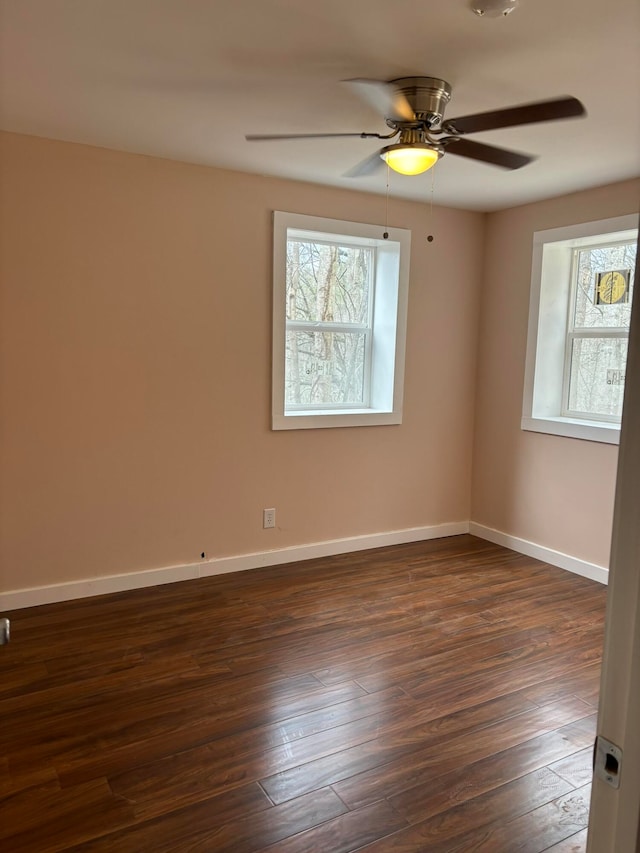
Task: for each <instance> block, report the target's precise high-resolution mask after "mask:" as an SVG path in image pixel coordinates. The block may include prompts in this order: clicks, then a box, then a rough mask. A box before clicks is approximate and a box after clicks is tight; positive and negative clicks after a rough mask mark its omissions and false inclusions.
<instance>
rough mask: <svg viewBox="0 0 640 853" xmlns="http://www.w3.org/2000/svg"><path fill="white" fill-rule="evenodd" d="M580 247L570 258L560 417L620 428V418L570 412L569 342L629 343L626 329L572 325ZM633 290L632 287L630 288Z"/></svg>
mask: <svg viewBox="0 0 640 853" xmlns="http://www.w3.org/2000/svg"><path fill="white" fill-rule="evenodd" d="M629 242H631V241H630V240H603V241H601V242H599V243H593V244H590V245H589V247H588V248H589V249H590V250H593V249H609V248H613V247H615V246H625V245H627V244H628V243H629ZM584 249H585V247H584V246H575V247H574V248H573V250H572V258H571V287H570V289H569V316H568V321H567V342H566V349H565V358H564V375H563V380H562V409H561V416H562V417H564V418H570V419H572V420H590V421H598V422H602V423H603V424H614V425H616V426H618V427H619V426H620V418H616V417H614V416H612V415H599V414H596V413H594V412H582V411H580V410H579V409H571V407H570V400H571V362H572V359H573V343H574V341H575V340H576V339H582V340H588V339H590V338H592V339H594V338H611V339H614V340H627V341H628V340H629V327H628V326H585V327H581V326H576V324H575V315H576V296H577V290H578V260H579V255H580V252H582V251H584ZM634 290H635V288H634Z"/></svg>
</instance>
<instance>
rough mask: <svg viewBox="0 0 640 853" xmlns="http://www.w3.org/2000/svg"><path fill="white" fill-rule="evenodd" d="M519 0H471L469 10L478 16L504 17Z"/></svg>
mask: <svg viewBox="0 0 640 853" xmlns="http://www.w3.org/2000/svg"><path fill="white" fill-rule="evenodd" d="M519 2H520V0H471V3H470V4H469V5H470V6H471V11H472V12H474V14H476V15H477V16H478V17H479V18H506V16H507V15H510V14H511V12H513V10H514V9H516V8H517V6H518V4H519Z"/></svg>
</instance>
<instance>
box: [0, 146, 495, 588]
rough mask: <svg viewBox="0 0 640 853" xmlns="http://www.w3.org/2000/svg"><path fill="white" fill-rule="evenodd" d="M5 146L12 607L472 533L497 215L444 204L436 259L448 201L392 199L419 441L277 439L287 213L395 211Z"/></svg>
mask: <svg viewBox="0 0 640 853" xmlns="http://www.w3.org/2000/svg"><path fill="white" fill-rule="evenodd" d="M1 144H2V150H1V151H0V155H1V162H2V168H3V183H2V193H1V221H0V228H1V233H2V241H3V244H2V269H1V273H2V285H3V296H2V300H3V301H2V314H1V323H2V328H1V333H2V337H1V347H2V351H1V356H2V362H1V363H2V368H1V369H2V376H1V379H2V399H1V404H2V430H3V432H2V445H1V448H0V449H1V451H2V480H1V488H2V507H1V513H2V515H1V520H0V523H1V524H2V542H1V544H2V554H1V560H2V562H1V564H0V566H1V568H0V589H1V590H5V591H7V590H13V589H21V588H27V587H31V586H39V585H45V584H53V583H58V582H61V581H68V580H77V579H84V578H91V577H99V576H103V575H109V574H113V573H121V572H125V573H126V572H134V571H138V570H142V569H150V568H157V567H161V566H168V565H177V564H182V563H192V562H197V560H198V559H199V555H200V552H201V551H206V552H207V554H208V556H209V557H216V556H225V555H235V554H244V553H248V552H253V551H262V550H267V549H271V548H280V547H284V546H288V545H295V544H303V543H310V542H318V541H323V540H328V539H335V538H340V537H349V536H356V535H361V534H368V533H376V532H384V531H392V530H398V529H404V528H411V527H420V526H425V525H434V524H439V523H443V522H451V521H463V520H466V519H468V518H469V511H470V483H471V451H472V430H473V405H474V393H475V391H474V389H475V352H476V340H477V312H478V305H479V287H480V275H481V259H482V251H483V227H484V217H483V216H482V215H480V214H476V213H467V212H463V211H455V210H447V209H438V210H437V211H436V224H437V227H436V228H435V229H430V230H434V233H435V235H436V239H435V241H434V242H433V243H432V244H429V243H427V242H426V234H427V228H428V222H429V220H428V208H427V205H426V204H425V205H421V204H416V203H410V202H400V201H397V200H392V201H391V202H390V205H389V210H390V213H389V221H390V224H392V225H396V226H400V227H404V228H410V229H412V232H413V246H412V257H411V285H410V299H409V322H408V339H407V369H406V383H405V416H404V423H403V424H402V425H401V426H390V427H367V428H361V429H357V428H348V429H333V430H303V431H291V432H272V431H271V430H270V428H269V418H270V391H271V379H270V370H271V363H270V346H271V211H272V210H273V209H280V210H287V211H294V212H302V213H308V214H314V215H320V216H329V217H334V218H337V219H346V220H360V221H363V222H377V223H380V222H382V221H383V218H384V209H385V202H384V199H383V198H381V197H379V196H372V195H364V194H360V193H357V192H351V191H341V190H336V189H329V188H322V187H319V186H313V185H309V184H303V183H294V182H287V181H282V180H276V179H269V178H262V177H259V176H251V175H243V174H239V173H232V172H227V171H220V170H215V169H209V168H204V167H198V166H192V165H186V164H180V163H173V162H169V161H163V160H158V159H152V158H146V157H141V156H135V155H129V154H123V153H116V152H111V151H106V150H101V149H95V148H89V147H86V146H81V145H74V144H67V143H62V142H53V141H48V140H42V139H36V138H32V137H24V136H17V135H12V134H5V135H3V136H2V142H1ZM425 194H426V190H425ZM443 270H446V276H445V277H444V278H443V277H442V274H441V273H442V271H443ZM266 506H274V507H276V509H277V521H278V529H277V530H274V531H263V530H262V529H261V522H262V508H263V507H266Z"/></svg>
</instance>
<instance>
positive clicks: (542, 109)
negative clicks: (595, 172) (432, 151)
mask: <svg viewBox="0 0 640 853" xmlns="http://www.w3.org/2000/svg"><path fill="white" fill-rule="evenodd" d="M586 114H587V111H586V110H585V108H584V106H583V105H582V104H581V103H580V101H579V100H578V99H577V98H571V97H566V98H555V99H554V100H551V101H538V102H536V103H532V104H522V105H521V106H519V107H508V108H507V109H504V110H493V111H491V112H486V113H476V114H475V115H469V116H461V117H460V118H452V119H447V120H446V121H444V122H443V125H442V128H443V130H444V131H445V132H446V133H477V132H478V131H481V130H496V129H497V128H500V127H515V126H517V125H520V124H535V123H536V122H540V121H557V120H558V119H562V118H577V117H578V116H583V115H586Z"/></svg>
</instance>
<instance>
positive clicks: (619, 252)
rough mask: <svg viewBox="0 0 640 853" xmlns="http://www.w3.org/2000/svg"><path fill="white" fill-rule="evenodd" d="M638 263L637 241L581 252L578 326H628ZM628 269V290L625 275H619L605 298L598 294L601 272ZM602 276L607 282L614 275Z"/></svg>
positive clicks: (576, 309)
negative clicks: (624, 283)
mask: <svg viewBox="0 0 640 853" xmlns="http://www.w3.org/2000/svg"><path fill="white" fill-rule="evenodd" d="M635 263H636V244H635V243H626V244H624V245H619V246H605V247H600V248H593V249H583V250H581V251H580V252H578V270H577V272H578V282H577V283H578V286H577V288H576V303H575V320H574V327H575V328H606V327H609V328H612V327H614V328H615V327H623V328H628V327H629V318H630V316H631V301H632V296H633V270H634V268H635ZM626 270H630V274H629V286H628V288H627V289H626V290H625V289H624V288H623V287H622V286H621V285H622V281H623V278H621V277H617V276H616V277H615V280H616V285H615V286H613V287H612V288H611V287H610V289H609V292H608V294H607V293H606V292H605V296H604V298H603V296H601V297H600V298H598V281H599V279H598V275H599V274H605V273H611V272H613V271H626ZM602 277H603V278H604V284H605V285H606V284H607V282H608V281H609V280H610V279H611V276H602ZM618 281H619V282H620V285H618V284H617V282H618ZM609 300H611V301H609Z"/></svg>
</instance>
